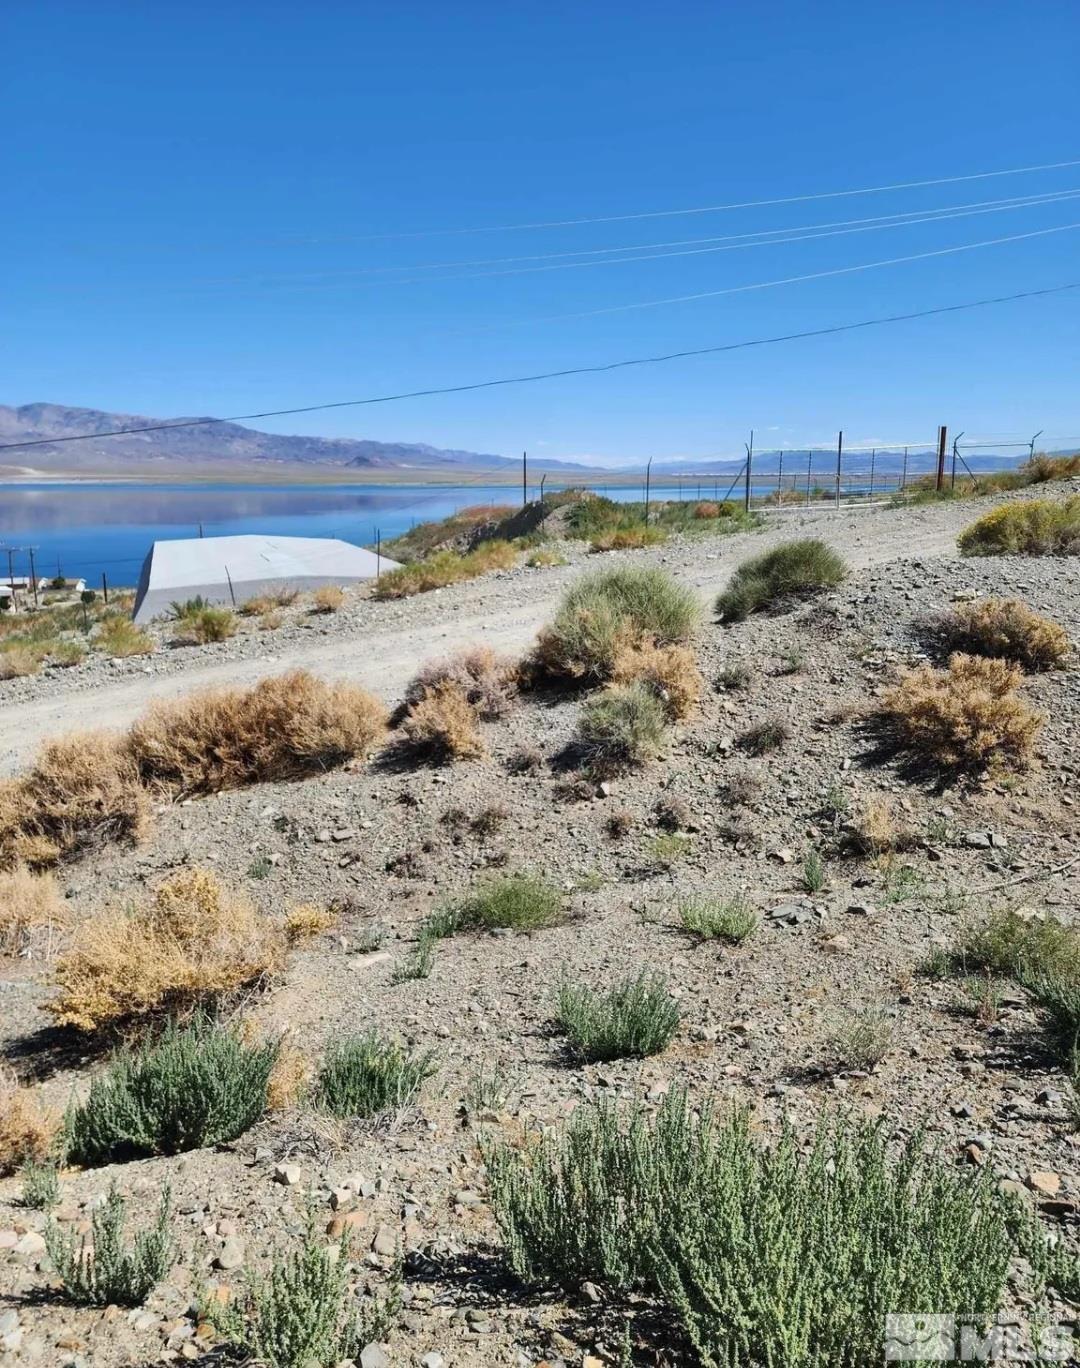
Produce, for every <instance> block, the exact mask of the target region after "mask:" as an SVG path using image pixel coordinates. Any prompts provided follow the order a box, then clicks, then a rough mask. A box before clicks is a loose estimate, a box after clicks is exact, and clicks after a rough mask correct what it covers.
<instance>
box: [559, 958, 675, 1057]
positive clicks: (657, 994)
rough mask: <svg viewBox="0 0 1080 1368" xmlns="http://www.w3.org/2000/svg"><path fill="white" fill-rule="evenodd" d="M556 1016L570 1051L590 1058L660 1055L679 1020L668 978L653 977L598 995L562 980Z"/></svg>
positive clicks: (644, 976)
mask: <svg viewBox="0 0 1080 1368" xmlns="http://www.w3.org/2000/svg"><path fill="white" fill-rule="evenodd" d="M555 1015H556V1020H557V1021H558V1023H559V1026H560V1028H561V1029H562V1031H563V1032H564V1033H565V1035H566V1037H567V1039H568V1042H569V1045H570V1049H571V1051H572V1052H573V1053H574V1054H576V1055H578V1056H580V1057H581V1058H583V1059H587V1060H604V1059H624V1058H626V1057H628V1056H644V1055H653V1054H659V1052H660V1051H661V1050H662V1049H664V1048H665V1046H667V1045H668V1044H669V1043H670V1041H671V1039H672V1037H673V1036H674V1034H675V1032H676V1030H677V1029H678V1026H679V1021H680V1017H681V1014H680V1012H679V1007H678V1004H677V1003H676V1001H675V999H674V998H673V997H672V996H671V994H670V993H669V992H668V990H667V985H666V983H665V982H664V980H663V979H662V978H660V977H659V976H658V975H656V974H649V973H641V974H639V975H637V977H636V978H627V979H624V980H623V981H622V982H621V983H618V984H616V986H615V987H614V988H612V989H610V990H609V991H608V992H606V993H599V994H598V993H597V992H596V990H595V989H594V988H591V987H585V986H582V985H578V984H574V983H570V982H569V981H568V980H566V979H564V980H563V982H562V983H561V984H560V985H559V992H558V1000H557V1005H556V1012H555Z"/></svg>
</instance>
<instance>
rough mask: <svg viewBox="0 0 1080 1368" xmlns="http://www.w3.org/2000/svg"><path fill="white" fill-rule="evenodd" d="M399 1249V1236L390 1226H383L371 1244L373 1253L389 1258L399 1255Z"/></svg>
mask: <svg viewBox="0 0 1080 1368" xmlns="http://www.w3.org/2000/svg"><path fill="white" fill-rule="evenodd" d="M397 1247H398V1242H397V1236H396V1235H395V1234H394V1232H393V1231H392V1230H391V1229H390V1227H389V1226H388V1225H381V1226H380V1227H379V1228H378V1230H377V1231H376V1232H375V1238H374V1239H373V1240H372V1242H371V1250H372V1253H373V1254H383V1255H387V1256H389V1255H392V1254H396V1253H397Z"/></svg>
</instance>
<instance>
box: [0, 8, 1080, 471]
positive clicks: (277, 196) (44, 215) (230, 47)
mask: <svg viewBox="0 0 1080 1368" xmlns="http://www.w3.org/2000/svg"><path fill="white" fill-rule="evenodd" d="M0 43H2V44H3V48H4V51H5V66H6V71H5V80H4V82H3V86H2V88H0V115H2V117H3V124H4V127H5V129H6V130H7V133H8V136H7V137H6V138H5V139H4V141H3V145H2V147H0V177H2V180H0V183H2V184H3V186H4V189H5V200H6V205H7V207H6V210H5V212H4V213H3V214H2V215H0V261H2V262H3V268H2V269H3V281H2V285H0V308H2V313H3V328H2V334H0V374H2V375H3V377H4V379H3V385H2V391H3V392H2V393H0V402H8V403H27V402H30V401H35V400H48V401H52V402H57V403H70V404H79V405H86V406H89V407H98V408H106V409H114V410H119V411H124V412H135V413H145V414H151V415H155V416H166V417H170V416H176V415H179V414H192V413H198V414H223V413H245V412H249V411H252V410H261V409H267V408H278V407H287V406H291V405H294V404H296V405H299V404H306V403H320V402H324V401H334V400H338V399H342V398H347V397H352V396H361V395H370V394H378V393H382V392H386V391H396V390H401V389H410V388H416V387H422V386H426V385H453V384H458V383H463V382H467V381H470V380H475V379H485V378H489V377H495V376H500V375H507V374H515V373H519V372H532V371H537V370H546V369H552V368H557V367H562V366H568V365H590V364H595V363H597V362H602V361H607V360H614V359H619V358H621V357H625V356H634V355H640V354H648V353H652V352H661V351H667V350H672V349H676V348H694V347H702V346H709V345H712V344H720V343H725V342H730V341H737V340H739V339H742V338H750V337H759V336H766V335H770V334H774V333H784V332H789V331H792V330H801V329H810V328H816V327H824V326H828V325H830V324H834V323H847V322H852V321H855V320H857V319H860V318H864V317H871V316H874V315H877V314H882V313H891V312H897V311H904V310H909V309H910V310H914V309H920V308H930V307H934V306H936V305H939V304H943V303H945V304H947V303H953V302H959V301H962V300H965V299H975V298H979V297H981V296H983V295H991V294H1000V293H1009V292H1012V291H1019V290H1026V289H1034V288H1040V287H1043V286H1048V285H1056V284H1060V283H1062V282H1064V281H1067V280H1070V279H1080V228H1078V229H1077V230H1075V231H1061V232H1056V233H1052V234H1047V235H1044V236H1040V237H1033V238H1028V239H1026V240H1024V241H1017V242H1010V243H1004V244H1000V245H996V246H987V247H983V248H980V249H976V250H971V251H965V252H959V253H955V254H952V255H945V256H939V257H936V258H929V259H925V260H920V261H914V262H909V263H904V264H898V265H894V266H887V267H882V268H878V269H873V270H868V271H865V272H858V273H851V274H846V275H837V276H832V277H827V278H823V279H818V280H809V281H804V282H801V283H795V284H789V285H784V286H779V287H775V288H769V289H761V290H748V291H743V292H741V293H731V294H726V295H723V294H719V295H717V294H714V295H713V296H712V297H710V298H704V299H697V300H690V301H684V302H681V303H674V304H665V305H660V306H657V307H648V308H634V309H627V308H625V307H624V306H626V305H630V304H641V303H645V302H649V301H655V300H662V299H669V298H672V297H675V296H683V295H687V294H700V293H706V292H711V291H720V290H730V289H732V288H734V287H738V286H745V285H749V284H757V283H761V282H766V281H772V280H777V279H781V278H787V277H790V276H797V275H806V274H811V273H814V272H822V271H830V270H837V269H840V268H844V267H848V266H852V265H856V264H862V263H869V262H875V261H882V260H886V259H890V258H893V257H897V256H907V255H915V254H919V253H924V252H931V251H935V250H939V249H942V248H947V247H955V246H960V245H962V244H968V243H974V242H980V241H984V240H987V239H991V238H998V237H1003V236H1012V235H1018V234H1022V233H1032V232H1038V231H1040V230H1042V229H1046V228H1053V227H1059V226H1064V225H1068V224H1072V223H1077V224H1080V199H1078V200H1076V201H1073V202H1069V201H1067V200H1064V201H1061V200H1059V201H1057V202H1052V203H1045V202H1044V203H1043V204H1041V205H1030V204H1029V205H1026V206H1022V207H1017V208H1012V209H998V208H996V207H995V208H994V209H993V211H992V212H983V213H978V214H971V215H969V216H966V217H957V218H952V219H944V218H941V219H938V221H936V222H922V223H907V224H904V225H902V226H890V227H874V228H873V229H872V230H868V231H860V232H857V233H852V232H836V231H834V230H832V229H824V228H822V229H820V230H819V231H821V232H826V231H828V232H830V233H832V235H831V236H822V237H819V238H814V239H810V240H804V241H802V242H791V241H788V242H782V241H781V242H768V243H765V244H762V243H761V241H760V240H758V241H757V245H754V246H753V247H740V248H738V249H737V250H730V249H726V250H722V251H693V252H692V253H688V249H686V248H682V249H677V248H674V247H670V246H665V247H655V248H653V249H652V252H650V251H649V250H642V251H640V252H636V253H635V252H633V251H631V250H628V251H626V252H624V253H621V255H629V256H632V257H635V258H648V257H650V256H651V258H652V259H634V260H631V261H621V262H620V261H611V260H610V259H609V258H610V256H611V255H620V253H618V252H616V253H614V254H612V253H610V252H607V251H606V249H612V248H626V249H633V248H646V249H647V248H648V245H649V244H668V243H673V242H681V241H683V240H687V239H700V238H706V237H713V238H715V237H725V236H730V235H735V234H751V233H761V232H768V231H775V230H784V229H788V230H792V229H795V228H800V229H803V228H808V227H810V226H811V225H828V224H847V225H848V226H853V225H852V224H851V222H850V221H852V220H856V219H866V218H871V217H880V216H885V215H900V214H907V215H912V216H917V215H918V214H919V212H920V211H923V212H928V211H930V210H945V209H949V208H952V207H954V206H963V205H972V204H976V203H978V204H982V205H984V206H985V205H986V202H988V201H999V200H1001V199H1004V198H1006V197H1010V198H1012V197H1025V198H1026V197H1031V196H1035V195H1049V194H1051V193H1058V192H1065V191H1069V190H1080V165H1078V166H1074V167H1071V168H1063V169H1059V170H1055V171H1045V172H1040V173H1037V174H1028V175H1017V176H1006V177H998V178H993V179H986V180H973V181H967V182H959V183H955V184H950V185H939V186H935V187H926V188H923V189H911V190H904V191H895V192H889V193H881V194H874V195H860V196H852V197H847V198H834V199H818V200H808V201H806V202H803V203H798V204H789V205H776V206H768V207H766V206H763V207H758V208H750V209H736V210H729V211H726V212H717V213H703V214H688V215H685V216H671V217H660V218H637V219H628V220H626V221H623V222H608V223H589V224H579V225H576V226H573V227H560V228H543V229H540V228H535V229H519V230H516V231H509V230H506V231H477V232H447V231H444V230H448V229H484V230H494V229H500V227H501V226H505V225H516V224H522V223H530V224H531V223H537V222H546V221H551V220H559V221H561V220H565V219H581V218H586V219H597V218H603V217H605V216H621V215H632V214H635V213H646V212H655V211H662V210H671V209H682V208H693V207H701V206H709V205H716V204H728V203H732V202H742V201H756V200H765V199H774V198H780V197H785V196H799V195H816V194H821V193H823V192H828V191H837V190H845V189H854V188H860V187H868V186H877V185H883V184H893V183H897V182H907V181H915V180H927V179H931V178H935V177H952V176H962V175H965V174H971V173H976V172H983V171H994V170H1000V169H1005V168H1011V167H1022V166H1028V165H1033V164H1041V163H1049V162H1058V161H1065V160H1069V159H1073V158H1080V128H1078V124H1077V114H1076V98H1075V72H1076V70H1077V62H1078V58H1080V9H1078V8H1077V7H1076V5H1075V4H1073V3H1069V2H1068V0H1061V2H1060V3H1055V2H1054V0H1044V3H1040V4H1038V5H1024V6H1021V5H1019V4H1010V3H1004V2H1003V0H992V2H991V3H986V2H985V0H983V2H982V3H978V4H975V3H967V2H966V0H959V2H958V3H953V4H950V5H947V6H946V5H941V4H940V3H935V4H928V3H919V2H916V3H909V4H905V5H903V6H900V5H866V4H865V3H860V4H854V3H839V4H827V5H822V4H820V3H819V4H795V3H774V4H759V5H752V6H751V5H735V4H730V3H729V4H704V3H700V4H694V3H678V2H677V0H676V3H668V4H665V5H662V6H661V5H659V4H652V5H646V4H635V3H630V4H627V3H620V4H613V3H608V0H593V2H592V3H590V4H588V5H582V4H580V3H578V4H566V3H558V2H556V3H545V4H542V5H541V4H511V5H506V4H499V5H496V4H476V3H469V2H468V0H464V2H463V3H460V4H457V5H445V4H435V3H418V4H409V5H402V4H400V3H399V4H388V3H387V4H383V3H374V2H370V3H363V4H356V3H347V4H346V3H340V4H331V3H325V2H323V3H320V2H319V0H314V3H307V4H303V5H301V4H299V3H295V4H290V5H283V4H274V3H265V2H264V3H260V4H257V5H256V4H247V3H239V2H237V0H234V2H233V3H225V4H220V3H219V4H214V5H209V4H202V3H185V4H177V3H173V4H168V3H160V4H149V5H148V4H145V3H141V0H130V2H129V3H124V4H118V3H109V0H98V3H95V4H93V5H91V4H87V3H83V0H79V2H78V3H59V0H10V2H9V4H8V5H7V6H6V7H5V8H4V12H3V16H2V17H0ZM697 245H698V246H701V245H703V244H697ZM704 245H709V246H713V247H715V246H717V245H720V244H716V243H712V244H704ZM676 251H682V252H683V254H682V255H671V253H674V252H676ZM585 252H593V253H595V254H596V256H595V257H593V258H585V257H583V256H580V255H579V256H574V257H556V258H553V259H551V260H548V261H545V262H537V261H529V262H526V261H522V260H520V259H521V258H526V257H540V256H548V255H549V254H554V253H585ZM653 253H655V254H656V255H653ZM660 253H667V255H660ZM508 258H513V259H514V260H513V261H506V262H505V264H503V265H501V266H495V265H468V264H466V263H477V262H494V261H504V259H508ZM586 259H588V260H600V261H602V262H603V263H604V264H601V265H590V266H578V265H574V266H564V265H562V263H564V262H567V261H581V260H586ZM440 263H452V265H451V266H450V267H440V265H439V264H440ZM556 263H558V264H559V265H560V268H559V269H555V270H552V269H544V270H536V269H534V268H535V266H537V265H544V266H552V265H555V264H556ZM433 268H435V269H433ZM526 268H529V269H526ZM602 310H609V311H610V312H597V311H602ZM583 315H584V316H583ZM1078 342H1080V293H1078V294H1073V295H1069V294H1066V295H1061V296H1057V297H1052V298H1049V299H1046V300H1042V301H1032V302H1027V303H1021V304H1014V305H1007V306H1002V307H1000V308H996V309H993V310H983V311H978V312H973V313H970V314H960V315H955V316H952V317H946V318H938V319H928V320H924V321H919V322H914V323H907V324H903V325H899V326H896V327H892V328H888V329H881V330H875V331H873V332H864V333H855V334H851V335H848V336H844V335H841V336H838V337H832V338H822V339H816V340H811V341H805V342H796V343H789V344H783V345H779V346H775V347H768V348H761V349H752V350H748V351H744V352H736V353H733V354H728V355H722V356H714V357H706V358H699V359H696V360H692V361H688V362H685V363H677V364H672V365H667V366H657V367H653V368H648V369H641V370H633V371H627V372H622V373H616V374H615V375H611V376H603V377H584V378H576V379H567V380H560V381H557V382H552V383H545V384H542V385H534V386H528V387H521V388H510V389H504V390H497V391H492V392H483V391H482V392H479V393H475V394H469V395H462V396H457V397H446V398H438V399H424V400H413V401H407V402H404V403H398V404H393V405H388V406H385V407H379V408H373V409H356V410H349V409H344V410H338V411H336V412H333V413H329V414H315V415H310V416H307V417H304V418H293V419H286V420H280V421H279V422H278V423H277V424H276V425H275V424H274V423H272V422H266V423H264V424H262V426H265V427H267V428H271V429H273V430H278V431H302V432H310V433H319V434H327V435H349V436H358V437H377V438H386V439H401V440H415V441H427V442H431V443H434V444H436V445H441V446H455V447H466V448H470V449H473V450H481V451H495V452H503V453H507V454H514V453H516V452H517V451H519V450H520V449H521V448H522V447H528V448H529V449H530V451H532V452H534V453H535V454H536V455H537V457H539V458H541V459H542V458H543V456H545V455H547V456H549V457H560V458H569V459H595V460H598V461H602V462H606V463H611V462H614V461H618V460H639V459H641V458H643V457H647V456H655V457H671V458H680V459H687V460H692V459H693V457H694V456H706V455H714V454H729V453H732V452H734V451H735V450H737V449H740V450H741V443H742V441H743V440H744V438H745V436H746V434H747V432H748V430H749V429H750V428H754V429H756V431H757V433H758V439H757V440H758V443H759V445H789V446H795V445H798V444H799V443H805V442H813V441H821V440H827V439H828V438H829V436H830V434H833V433H835V431H836V429H837V428H840V427H843V428H844V430H845V433H846V434H847V439H848V440H849V441H851V442H855V443H858V442H875V441H880V442H886V441H894V440H896V441H917V440H926V441H929V440H931V439H932V436H933V433H934V430H935V428H936V425H937V424H938V423H939V422H946V423H948V424H949V425H950V427H951V428H952V429H953V430H956V429H959V428H964V429H966V430H967V431H968V432H969V433H978V434H980V435H986V436H990V435H997V436H1000V435H1003V434H1013V433H1016V434H1019V433H1023V434H1025V435H1026V434H1028V433H1029V432H1031V431H1034V430H1035V429H1036V428H1044V429H1046V430H1047V432H1048V433H1049V434H1053V435H1056V436H1059V437H1061V438H1062V439H1063V440H1068V439H1073V440H1075V439H1078V438H1080V387H1078V385H1077V383H1076V371H1077V367H1076V362H1077V355H1078V345H1077V344H1078Z"/></svg>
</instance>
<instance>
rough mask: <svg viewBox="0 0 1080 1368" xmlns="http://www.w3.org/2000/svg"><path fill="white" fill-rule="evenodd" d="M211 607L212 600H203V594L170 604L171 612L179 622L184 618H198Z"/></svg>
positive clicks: (175, 600) (174, 600)
mask: <svg viewBox="0 0 1080 1368" xmlns="http://www.w3.org/2000/svg"><path fill="white" fill-rule="evenodd" d="M209 607H210V600H209V599H207V598H203V596H202V594H196V595H195V597H194V598H189V599H184V600H183V602H180V601H179V600H177V599H173V601H172V602H171V603H170V604H169V611H170V612H171V613H172V615H173V617H174V618H175V619H176V621H177V622H181V621H182V620H183V619H184V618H190V617H197V616H198V614H199V613H201V612H202V611H203V610H204V609H205V608H209Z"/></svg>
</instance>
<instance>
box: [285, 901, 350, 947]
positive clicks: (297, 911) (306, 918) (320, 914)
mask: <svg viewBox="0 0 1080 1368" xmlns="http://www.w3.org/2000/svg"><path fill="white" fill-rule="evenodd" d="M337 920H338V917H337V913H336V912H335V911H334V909H333V908H332V907H324V906H323V904H322V903H297V904H296V906H295V907H290V908H289V910H288V912H286V913H285V938H286V940H287V941H288V942H289V944H290V945H299V943H300V942H301V941H306V940H311V939H312V937H313V936H321V935H322V933H323V932H324V931H329V930H330V928H331V927H332V926H336V925H337Z"/></svg>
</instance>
